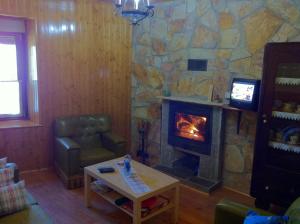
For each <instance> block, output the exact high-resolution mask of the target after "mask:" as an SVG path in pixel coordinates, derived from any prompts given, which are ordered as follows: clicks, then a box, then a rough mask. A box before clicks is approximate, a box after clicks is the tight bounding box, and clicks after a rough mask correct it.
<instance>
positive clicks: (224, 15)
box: [219, 12, 234, 30]
mask: <svg viewBox="0 0 300 224" xmlns="http://www.w3.org/2000/svg"><path fill="white" fill-rule="evenodd" d="M233 24H234V17H233V16H232V15H231V14H230V13H228V12H221V13H220V16H219V27H220V29H221V30H226V29H230V28H232V26H233Z"/></svg>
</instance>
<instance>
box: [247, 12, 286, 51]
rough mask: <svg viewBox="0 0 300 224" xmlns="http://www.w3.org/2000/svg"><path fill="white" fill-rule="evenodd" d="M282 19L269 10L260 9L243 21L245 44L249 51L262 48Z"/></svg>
mask: <svg viewBox="0 0 300 224" xmlns="http://www.w3.org/2000/svg"><path fill="white" fill-rule="evenodd" d="M281 24H282V20H281V19H280V18H278V17H277V16H275V15H274V14H272V13H271V12H270V11H269V10H265V9H264V10H260V11H259V12H257V13H255V14H254V15H251V16H250V17H249V18H247V19H246V20H245V21H244V28H245V34H246V45H247V47H248V51H249V52H250V53H255V52H256V51H258V50H260V49H262V48H263V47H264V46H265V44H266V43H267V42H268V40H269V39H270V38H271V37H272V36H273V35H274V34H275V32H276V31H277V30H278V28H279V27H280V25H281Z"/></svg>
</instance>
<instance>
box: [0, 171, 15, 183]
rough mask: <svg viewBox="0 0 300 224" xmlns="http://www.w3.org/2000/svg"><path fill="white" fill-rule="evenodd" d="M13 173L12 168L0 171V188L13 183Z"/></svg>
mask: <svg viewBox="0 0 300 224" xmlns="http://www.w3.org/2000/svg"><path fill="white" fill-rule="evenodd" d="M14 172H15V171H14V169H13V168H12V167H9V168H3V169H0V187H3V186H7V185H9V184H11V183H13V179H14Z"/></svg>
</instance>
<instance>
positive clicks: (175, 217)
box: [173, 184, 179, 224]
mask: <svg viewBox="0 0 300 224" xmlns="http://www.w3.org/2000/svg"><path fill="white" fill-rule="evenodd" d="M178 210H179V184H177V185H176V187H175V189H174V212H173V223H174V224H176V223H177V222H178Z"/></svg>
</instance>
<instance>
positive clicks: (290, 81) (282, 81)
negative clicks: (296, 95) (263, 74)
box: [275, 77, 300, 86]
mask: <svg viewBox="0 0 300 224" xmlns="http://www.w3.org/2000/svg"><path fill="white" fill-rule="evenodd" d="M275 82H276V84H278V85H291V86H297V85H300V78H288V77H278V78H276V81H275Z"/></svg>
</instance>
